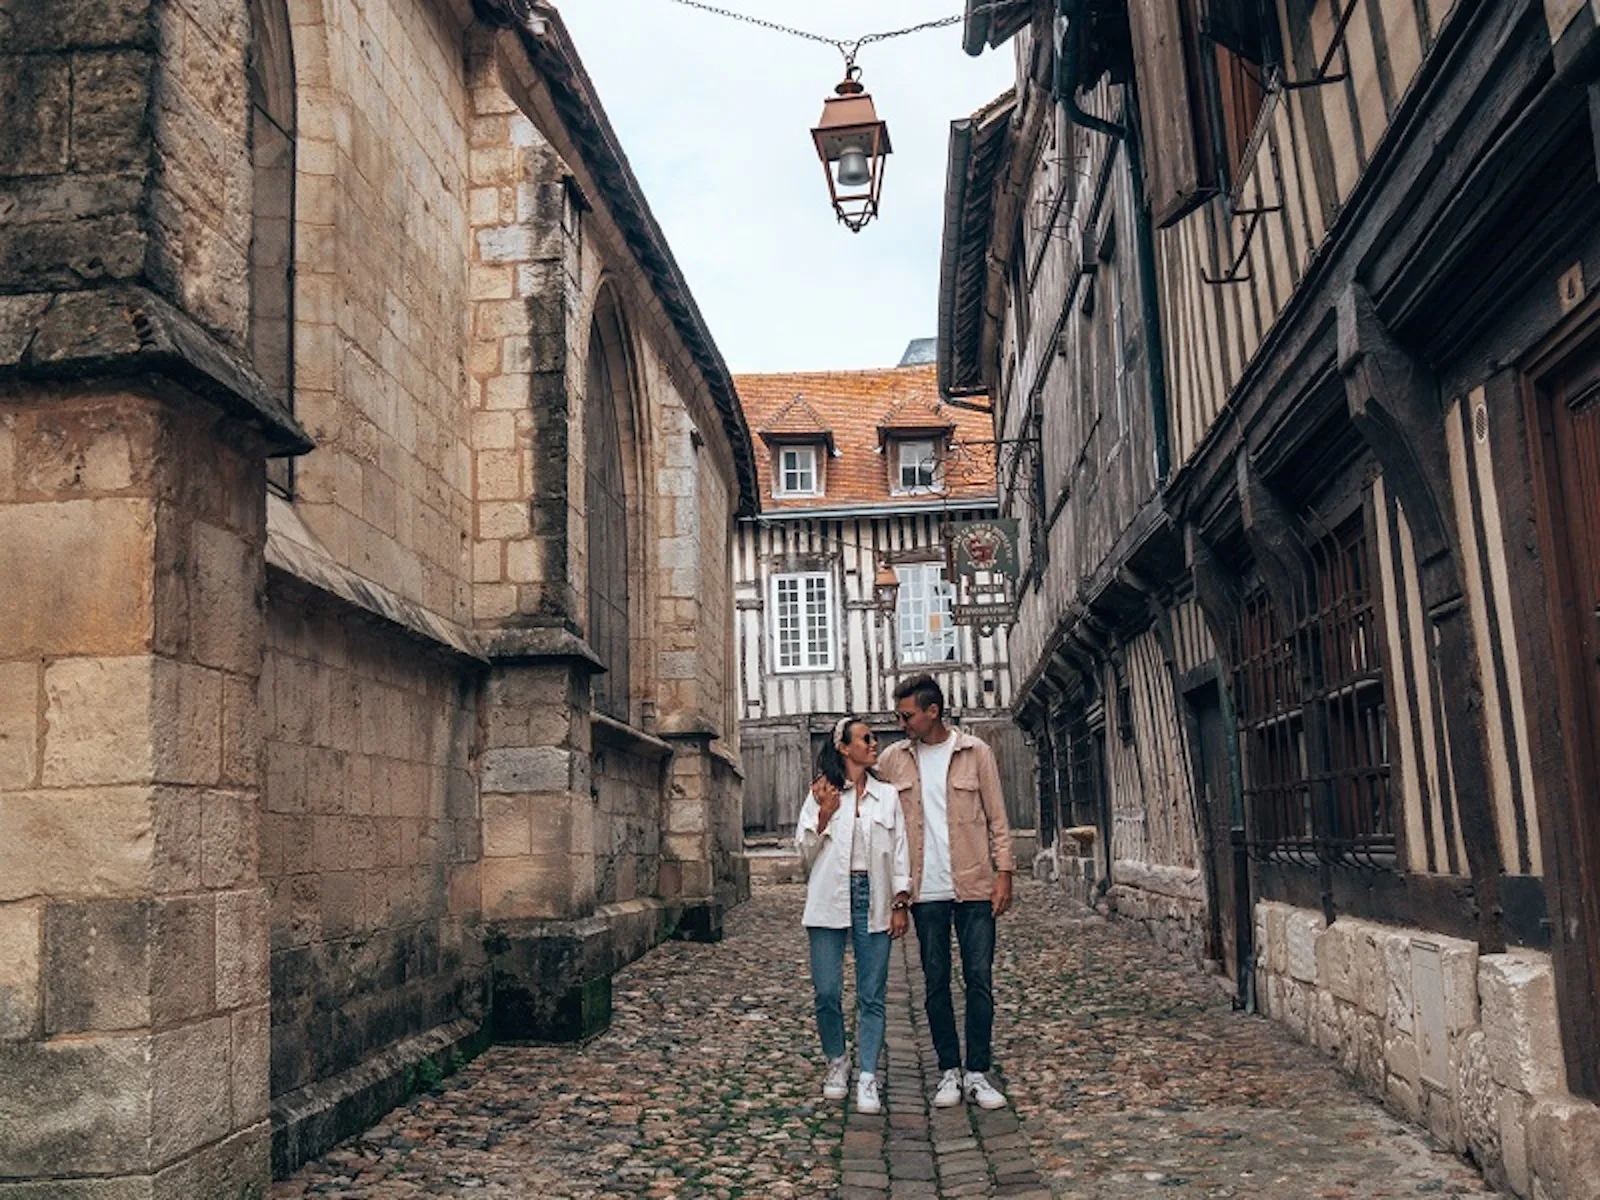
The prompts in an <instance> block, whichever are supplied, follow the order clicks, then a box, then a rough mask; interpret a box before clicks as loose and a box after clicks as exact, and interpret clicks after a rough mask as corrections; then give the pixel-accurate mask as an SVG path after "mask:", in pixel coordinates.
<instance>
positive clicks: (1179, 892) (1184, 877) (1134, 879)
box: [1111, 858, 1206, 904]
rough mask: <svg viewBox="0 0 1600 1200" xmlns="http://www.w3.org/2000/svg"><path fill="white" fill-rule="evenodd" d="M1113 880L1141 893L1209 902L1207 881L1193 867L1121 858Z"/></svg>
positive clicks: (1113, 869) (1115, 867)
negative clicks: (1171, 865) (1207, 899)
mask: <svg viewBox="0 0 1600 1200" xmlns="http://www.w3.org/2000/svg"><path fill="white" fill-rule="evenodd" d="M1111 878H1112V879H1113V880H1115V881H1116V883H1117V885H1118V886H1120V887H1130V888H1138V889H1139V890H1140V891H1141V892H1154V893H1155V894H1156V895H1158V896H1171V897H1172V898H1173V899H1175V900H1192V901H1195V902H1196V903H1200V904H1204V903H1205V899H1206V881H1205V877H1204V876H1203V875H1201V874H1200V872H1199V871H1197V870H1195V869H1194V868H1192V867H1169V866H1163V865H1162V864H1160V863H1144V862H1138V861H1136V860H1134V859H1130V858H1119V859H1117V860H1116V861H1115V862H1113V863H1112V864H1111Z"/></svg>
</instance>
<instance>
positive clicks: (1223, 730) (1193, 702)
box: [1187, 683, 1251, 998]
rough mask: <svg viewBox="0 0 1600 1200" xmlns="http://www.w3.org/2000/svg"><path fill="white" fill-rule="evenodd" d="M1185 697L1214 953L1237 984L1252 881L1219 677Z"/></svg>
mask: <svg viewBox="0 0 1600 1200" xmlns="http://www.w3.org/2000/svg"><path fill="white" fill-rule="evenodd" d="M1187 700H1188V705H1189V736H1190V744H1191V745H1192V746H1193V748H1194V775H1195V789H1196V792H1197V793H1198V794H1199V797H1200V806H1201V812H1202V820H1203V821H1204V822H1205V834H1206V839H1205V840H1206V853H1207V862H1206V870H1207V873H1208V874H1209V876H1210V878H1209V880H1208V881H1207V882H1208V883H1209V885H1210V886H1209V888H1208V891H1209V892H1210V899H1211V954H1212V955H1213V956H1214V957H1215V958H1216V959H1217V960H1218V961H1219V962H1221V963H1222V969H1223V972H1224V976H1225V978H1227V979H1229V980H1232V981H1233V982H1234V984H1235V987H1236V988H1238V987H1239V985H1240V982H1241V979H1240V970H1239V968H1240V964H1241V963H1242V962H1244V961H1245V959H1247V958H1248V956H1249V953H1250V946H1249V942H1250V929H1251V925H1250V922H1251V915H1250V887H1249V873H1248V864H1247V863H1246V862H1245V861H1244V856H1243V854H1242V852H1241V849H1242V834H1243V829H1242V827H1241V823H1240V822H1239V821H1238V820H1237V819H1236V817H1235V813H1234V802H1233V799H1234V797H1233V793H1234V788H1233V769H1232V766H1231V759H1230V756H1229V753H1228V721H1227V716H1226V714H1225V713H1224V712H1223V706H1222V693H1221V691H1220V689H1219V688H1218V687H1217V685H1216V684H1215V683H1208V684H1205V685H1204V686H1203V687H1200V688H1197V689H1195V690H1194V691H1191V692H1189V693H1188V696H1187ZM1237 995H1238V996H1239V997H1241V998H1242V997H1243V995H1244V993H1243V991H1242V990H1239V991H1238V992H1237Z"/></svg>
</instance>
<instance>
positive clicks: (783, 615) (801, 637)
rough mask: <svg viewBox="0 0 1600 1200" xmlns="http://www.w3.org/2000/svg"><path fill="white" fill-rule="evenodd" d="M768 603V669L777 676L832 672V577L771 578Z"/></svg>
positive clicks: (818, 574)
mask: <svg viewBox="0 0 1600 1200" xmlns="http://www.w3.org/2000/svg"><path fill="white" fill-rule="evenodd" d="M771 604H772V622H771V630H770V636H771V639H772V669H773V670H774V671H775V672H777V673H778V674H780V675H792V674H798V673H800V672H805V671H813V672H814V671H832V670H833V669H834V662H835V659H836V657H837V656H836V654H835V652H834V643H835V641H836V640H837V639H836V638H835V636H834V631H835V629H836V625H835V623H834V619H833V576H832V575H829V574H827V573H826V572H824V571H802V572H799V573H796V574H786V575H774V576H773V577H772V585H771ZM808 606H810V607H811V611H809V612H808V611H806V610H807V607H808ZM786 659H787V661H786Z"/></svg>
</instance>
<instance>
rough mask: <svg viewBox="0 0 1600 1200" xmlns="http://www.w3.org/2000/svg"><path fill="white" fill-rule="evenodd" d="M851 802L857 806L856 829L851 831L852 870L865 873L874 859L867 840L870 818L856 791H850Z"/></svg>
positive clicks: (852, 789)
mask: <svg viewBox="0 0 1600 1200" xmlns="http://www.w3.org/2000/svg"><path fill="white" fill-rule="evenodd" d="M850 796H851V801H852V803H853V804H854V805H855V810H856V811H855V828H854V829H852V830H851V831H850V869H851V870H852V871H865V870H867V869H868V868H869V867H870V866H871V865H872V858H871V856H870V855H869V854H868V853H867V851H868V849H869V845H868V842H867V838H868V836H869V834H870V830H869V829H868V828H867V826H868V825H869V824H870V818H868V817H866V816H865V815H864V813H863V812H862V810H863V809H864V808H865V807H866V806H865V805H863V804H862V803H861V797H860V796H857V795H856V794H855V789H854V788H851V789H850Z"/></svg>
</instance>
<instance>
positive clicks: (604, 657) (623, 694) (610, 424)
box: [583, 310, 631, 721]
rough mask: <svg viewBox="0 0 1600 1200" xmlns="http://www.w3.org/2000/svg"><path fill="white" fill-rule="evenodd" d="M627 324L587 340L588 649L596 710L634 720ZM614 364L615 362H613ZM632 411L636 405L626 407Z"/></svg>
mask: <svg viewBox="0 0 1600 1200" xmlns="http://www.w3.org/2000/svg"><path fill="white" fill-rule="evenodd" d="M622 336H623V334H622V326H621V323H620V322H619V321H618V320H617V319H616V316H615V314H614V312H612V311H610V310H606V311H603V312H602V313H601V315H599V316H597V317H596V318H595V324H594V328H593V331H592V332H591V334H590V336H589V362H588V384H587V395H586V396H585V398H584V422H583V423H584V437H583V447H584V486H585V496H584V499H585V503H586V506H587V510H588V522H589V536H588V552H589V646H590V648H591V649H592V650H594V652H595V654H596V655H597V656H598V657H599V659H600V661H601V663H602V664H603V665H604V667H605V673H604V674H601V675H596V676H595V679H594V706H595V708H596V709H598V710H599V711H600V712H602V713H604V714H605V715H606V716H608V717H613V718H615V719H616V720H618V721H627V720H628V719H629V686H628V685H629V674H628V672H629V656H628V632H629V631H628V500H627V488H626V485H625V483H624V478H625V477H624V473H623V459H622V440H621V437H620V434H619V425H620V417H621V415H622V410H623V407H624V405H625V404H626V400H627V397H626V394H625V393H624V394H621V395H619V393H618V392H617V391H616V384H617V383H618V382H619V380H618V379H617V375H618V373H619V372H620V371H621V370H623V369H625V368H624V367H623V364H624V363H625V361H626V359H625V358H622V352H623V345H622ZM613 360H616V361H613ZM627 411H630V412H631V405H629V406H627Z"/></svg>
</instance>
